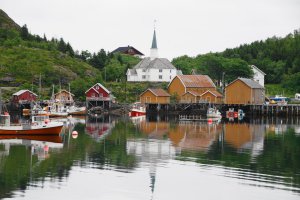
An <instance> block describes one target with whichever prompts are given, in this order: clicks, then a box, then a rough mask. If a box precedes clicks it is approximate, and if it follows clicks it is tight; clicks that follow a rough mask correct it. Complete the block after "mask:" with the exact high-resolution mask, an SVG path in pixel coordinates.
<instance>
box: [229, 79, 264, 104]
mask: <svg viewBox="0 0 300 200" xmlns="http://www.w3.org/2000/svg"><path fill="white" fill-rule="evenodd" d="M264 102H265V89H264V87H263V86H261V85H260V84H259V83H258V82H256V81H254V80H251V79H248V78H238V79H236V80H234V81H233V82H231V83H230V84H229V85H227V86H226V87H225V103H226V104H259V105H261V104H264Z"/></svg>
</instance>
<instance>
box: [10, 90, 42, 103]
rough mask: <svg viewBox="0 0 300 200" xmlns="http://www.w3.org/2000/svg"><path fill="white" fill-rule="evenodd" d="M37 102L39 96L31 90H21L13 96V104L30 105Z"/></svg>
mask: <svg viewBox="0 0 300 200" xmlns="http://www.w3.org/2000/svg"><path fill="white" fill-rule="evenodd" d="M36 100H37V95H36V94H35V93H33V92H31V91H30V90H20V91H18V92H16V93H14V94H13V96H12V102H13V103H18V104H29V103H31V102H34V101H36Z"/></svg>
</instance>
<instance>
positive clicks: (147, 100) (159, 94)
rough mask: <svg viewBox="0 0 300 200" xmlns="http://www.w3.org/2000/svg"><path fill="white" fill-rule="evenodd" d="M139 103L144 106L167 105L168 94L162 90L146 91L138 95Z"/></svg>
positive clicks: (168, 100)
mask: <svg viewBox="0 0 300 200" xmlns="http://www.w3.org/2000/svg"><path fill="white" fill-rule="evenodd" d="M140 101H141V103H144V104H169V103H170V94H168V93H167V92H166V91H164V90H163V89H153V88H152V89H151V88H149V89H147V90H146V91H145V92H143V93H142V94H141V95H140Z"/></svg>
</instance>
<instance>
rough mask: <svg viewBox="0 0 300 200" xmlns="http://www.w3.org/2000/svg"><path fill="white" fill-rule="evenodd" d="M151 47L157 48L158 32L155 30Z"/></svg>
mask: <svg viewBox="0 0 300 200" xmlns="http://www.w3.org/2000/svg"><path fill="white" fill-rule="evenodd" d="M151 49H157V42H156V32H155V30H154V33H153V39H152V45H151Z"/></svg>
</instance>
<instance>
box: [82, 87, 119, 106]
mask: <svg viewBox="0 0 300 200" xmlns="http://www.w3.org/2000/svg"><path fill="white" fill-rule="evenodd" d="M85 95H86V107H87V108H91V107H102V108H103V109H108V108H110V106H111V103H112V101H113V99H114V96H113V95H112V94H111V92H110V91H109V90H108V89H107V88H106V87H104V86H103V85H102V84H100V83H96V84H95V85H94V86H92V87H91V88H90V89H88V90H87V91H86V92H85Z"/></svg>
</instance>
